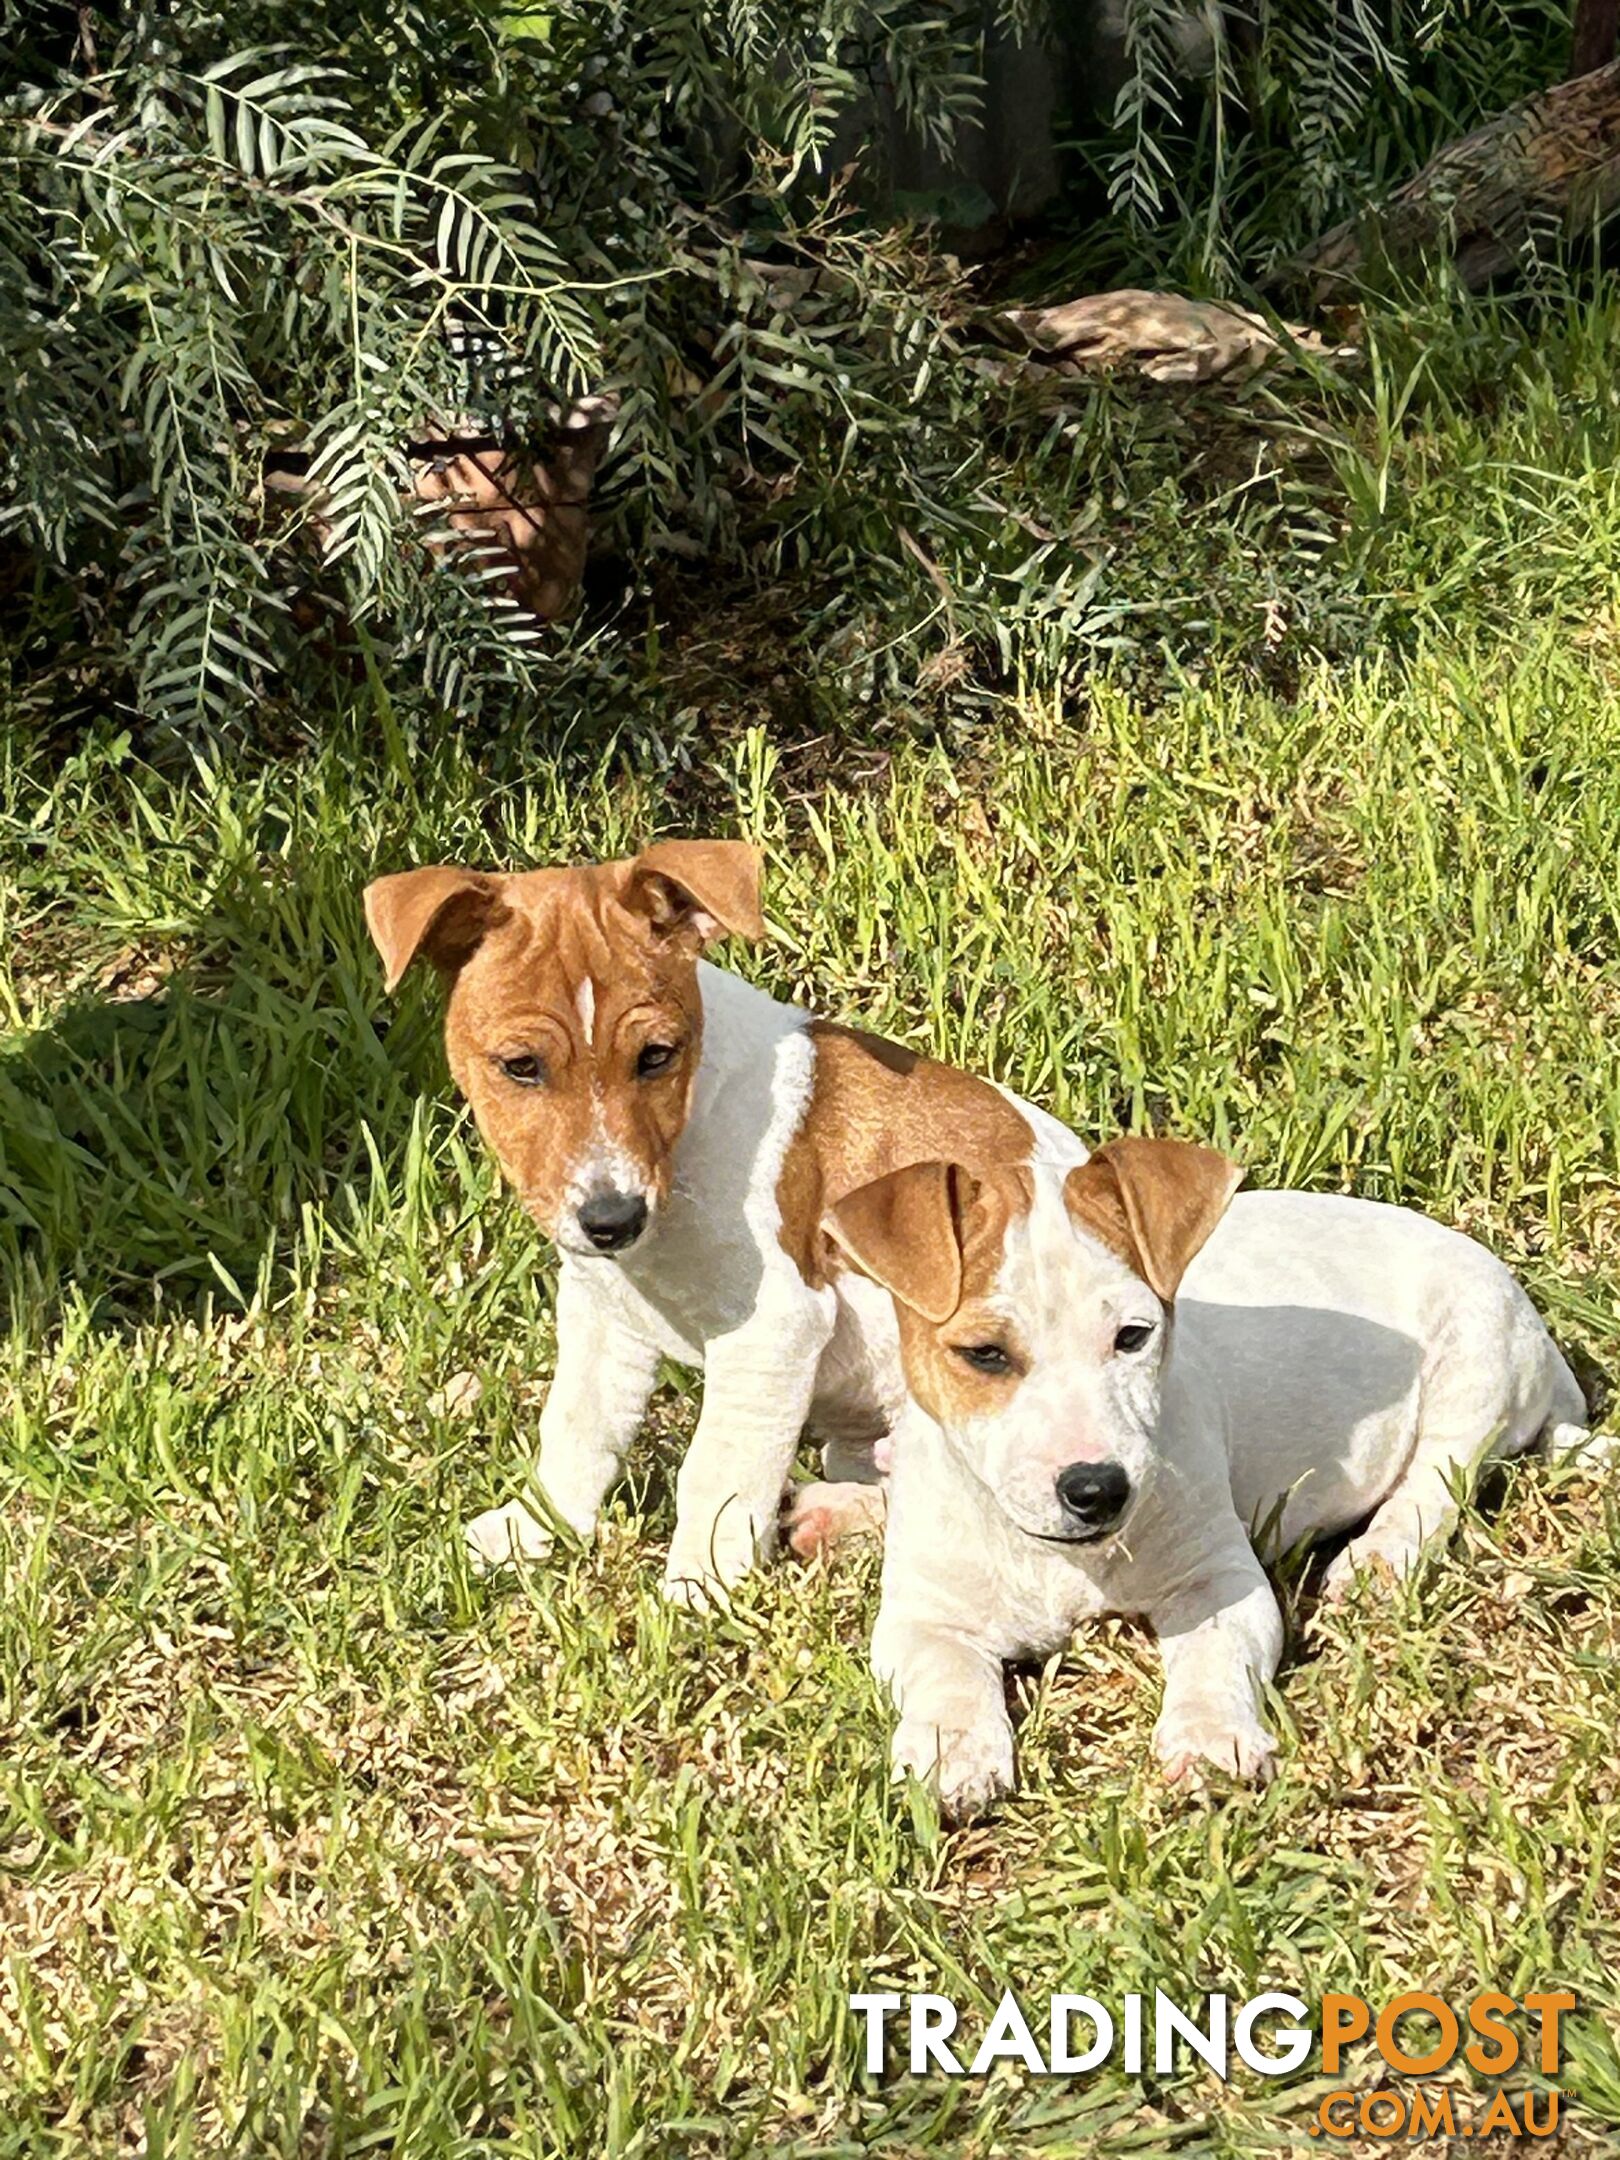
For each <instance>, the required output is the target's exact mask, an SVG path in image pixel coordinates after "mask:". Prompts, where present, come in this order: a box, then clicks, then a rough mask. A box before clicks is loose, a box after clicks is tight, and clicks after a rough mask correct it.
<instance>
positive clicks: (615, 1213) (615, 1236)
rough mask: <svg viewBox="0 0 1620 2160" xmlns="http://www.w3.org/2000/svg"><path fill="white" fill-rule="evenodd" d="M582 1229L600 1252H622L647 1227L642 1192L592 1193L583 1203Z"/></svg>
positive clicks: (645, 1207)
mask: <svg viewBox="0 0 1620 2160" xmlns="http://www.w3.org/2000/svg"><path fill="white" fill-rule="evenodd" d="M579 1227H580V1228H581V1229H582V1230H583V1231H584V1233H585V1235H586V1236H587V1237H588V1238H589V1239H590V1241H591V1243H592V1244H593V1245H594V1246H595V1247H596V1249H597V1251H598V1252H622V1251H623V1249H624V1247H625V1246H626V1245H633V1244H634V1243H635V1242H636V1239H637V1238H638V1237H640V1235H641V1233H642V1231H643V1230H645V1229H646V1227H647V1203H646V1201H645V1200H643V1199H642V1197H641V1195H640V1193H627V1192H599V1193H592V1195H591V1197H590V1198H589V1199H588V1200H585V1201H582V1202H581V1203H580V1210H579Z"/></svg>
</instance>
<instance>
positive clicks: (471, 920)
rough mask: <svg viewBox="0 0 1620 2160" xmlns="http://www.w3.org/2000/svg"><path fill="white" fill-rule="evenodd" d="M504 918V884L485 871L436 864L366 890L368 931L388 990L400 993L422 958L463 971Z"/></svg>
mask: <svg viewBox="0 0 1620 2160" xmlns="http://www.w3.org/2000/svg"><path fill="white" fill-rule="evenodd" d="M504 912H505V910H504V907H503V905H502V902H501V897H500V885H499V882H498V880H497V879H495V878H493V877H489V876H487V875H486V874H485V873H484V872H483V871H482V870H456V869H452V868H451V867H450V866H449V865H448V864H446V863H435V864H433V865H432V866H431V867H430V868H428V869H423V870H400V871H397V872H396V873H395V874H394V875H393V876H392V877H380V878H377V879H375V880H374V881H373V883H371V884H370V885H368V886H367V887H366V928H367V929H368V930H369V931H370V932H371V941H372V943H373V944H374V945H375V946H376V948H377V950H378V952H379V953H381V955H382V964H383V978H384V984H385V987H386V988H388V989H389V990H393V989H395V988H397V986H398V983H399V979H400V977H401V976H402V975H403V974H404V972H405V970H406V969H407V968H408V967H409V966H410V964H411V962H412V961H413V960H414V959H415V958H416V956H417V954H418V953H419V952H425V953H426V954H427V957H428V958H429V959H430V960H431V961H432V962H433V963H434V965H435V966H436V967H440V968H444V969H447V970H448V969H454V968H458V967H460V966H461V965H462V963H463V962H464V961H466V960H469V959H470V958H471V957H472V955H473V953H474V952H475V951H476V950H477V948H478V945H479V943H480V941H481V940H482V938H483V937H484V935H485V933H486V932H487V931H489V930H490V929H491V928H493V926H494V924H495V923H496V922H497V921H498V920H499V919H500V917H501V915H502V914H503V913H504Z"/></svg>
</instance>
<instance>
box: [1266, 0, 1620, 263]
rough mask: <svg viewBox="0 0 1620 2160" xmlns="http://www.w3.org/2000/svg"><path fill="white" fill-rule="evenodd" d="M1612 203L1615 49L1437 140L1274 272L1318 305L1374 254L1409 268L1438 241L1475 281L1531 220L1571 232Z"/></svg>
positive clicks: (1515, 250)
mask: <svg viewBox="0 0 1620 2160" xmlns="http://www.w3.org/2000/svg"><path fill="white" fill-rule="evenodd" d="M1599 5H1601V6H1602V7H1603V8H1606V9H1607V10H1608V12H1609V14H1610V16H1611V18H1612V17H1613V15H1614V13H1615V12H1616V9H1617V7H1620V0H1593V5H1592V7H1591V12H1592V13H1593V14H1595V13H1596V12H1597V7H1598V6H1599ZM1610 43H1611V45H1612V43H1613V33H1612V30H1611V32H1610ZM1616 203H1620V60H1614V59H1610V60H1609V61H1608V63H1607V64H1606V65H1605V66H1603V67H1598V68H1594V69H1593V70H1592V71H1591V72H1590V73H1588V74H1585V75H1581V76H1578V77H1577V78H1576V79H1575V80H1574V81H1572V82H1566V83H1558V84H1556V85H1555V86H1554V88H1552V89H1551V90H1543V91H1540V92H1538V93H1537V95H1536V96H1534V97H1531V98H1526V99H1525V100H1524V101H1523V103H1522V104H1519V105H1513V106H1510V107H1509V109H1508V110H1507V111H1506V112H1505V113H1500V114H1498V116H1497V117H1496V118H1495V119H1494V120H1488V121H1486V123H1485V125H1484V126H1483V127H1480V128H1476V129H1475V130H1474V132H1473V133H1472V134H1471V135H1464V136H1462V137H1461V138H1460V139H1459V140H1458V141H1457V142H1454V143H1447V144H1446V146H1445V148H1444V149H1443V150H1439V151H1437V152H1436V153H1435V155H1434V156H1433V157H1432V158H1430V160H1429V162H1428V164H1427V165H1425V166H1424V168H1423V170H1422V171H1421V172H1420V173H1418V174H1417V175H1416V176H1415V177H1414V178H1413V179H1411V180H1408V181H1407V183H1406V185H1405V186H1404V187H1402V188H1399V189H1397V190H1396V192H1395V193H1394V194H1393V195H1392V196H1391V197H1390V198H1389V200H1388V202H1386V203H1385V204H1384V205H1383V207H1382V208H1381V209H1377V210H1369V211H1363V212H1362V213H1360V214H1359V215H1358V216H1356V217H1354V218H1350V219H1347V220H1346V221H1345V223H1344V224H1342V225H1336V226H1335V227H1334V228H1333V230H1332V231H1331V232H1329V233H1324V234H1323V235H1322V237H1321V239H1320V240H1317V241H1315V242H1313V243H1312V245H1311V246H1310V247H1308V248H1307V249H1305V251H1304V252H1303V253H1302V254H1300V255H1297V256H1296V257H1295V258H1294V259H1293V261H1292V262H1291V263H1289V264H1287V265H1286V266H1285V267H1284V268H1283V270H1281V271H1280V272H1279V273H1278V275H1277V279H1276V282H1277V283H1278V284H1280V285H1283V286H1286V287H1288V288H1290V289H1298V288H1301V287H1302V288H1303V289H1304V290H1305V291H1307V292H1308V293H1309V294H1310V296H1311V298H1312V300H1313V301H1314V302H1315V303H1316V304H1317V305H1318V306H1321V305H1324V304H1326V303H1328V302H1331V301H1333V300H1336V299H1344V298H1346V297H1348V295H1349V293H1350V290H1351V289H1352V288H1353V287H1354V286H1355V284H1356V283H1357V282H1358V281H1359V280H1360V279H1361V278H1362V277H1363V276H1364V274H1365V273H1366V272H1367V270H1368V269H1369V268H1370V267H1371V266H1372V265H1373V264H1375V263H1377V262H1379V261H1380V260H1382V261H1386V262H1389V263H1391V264H1394V265H1396V266H1397V267H1412V266H1414V265H1415V264H1417V263H1420V262H1421V261H1422V260H1423V259H1424V258H1425V257H1426V256H1430V255H1433V254H1435V253H1438V252H1442V251H1443V252H1447V253H1450V254H1451V255H1452V256H1454V258H1455V260H1456V265H1457V270H1458V274H1459V275H1460V276H1461V278H1462V280H1463V282H1464V284H1465V285H1468V286H1469V287H1471V288H1475V289H1477V288H1478V287H1480V286H1482V285H1486V284H1488V283H1489V282H1490V280H1491V279H1492V278H1493V277H1495V276H1497V275H1498V274H1499V273H1500V272H1501V271H1503V270H1506V269H1509V268H1510V267H1511V266H1512V264H1513V263H1514V261H1515V260H1516V259H1517V258H1518V256H1519V254H1520V252H1521V250H1522V248H1523V247H1524V245H1525V242H1526V241H1527V240H1528V238H1529V237H1530V235H1531V232H1532V230H1533V228H1534V227H1535V226H1536V225H1537V224H1545V223H1546V222H1549V221H1556V222H1557V223H1558V224H1559V225H1560V226H1561V227H1562V228H1563V229H1564V230H1566V231H1571V230H1573V231H1578V230H1580V229H1581V228H1582V227H1583V226H1586V225H1588V224H1590V222H1591V221H1592V220H1593V219H1594V218H1596V217H1601V216H1602V215H1604V214H1605V213H1606V212H1607V211H1609V210H1610V209H1612V208H1613V207H1614V206H1615V205H1616Z"/></svg>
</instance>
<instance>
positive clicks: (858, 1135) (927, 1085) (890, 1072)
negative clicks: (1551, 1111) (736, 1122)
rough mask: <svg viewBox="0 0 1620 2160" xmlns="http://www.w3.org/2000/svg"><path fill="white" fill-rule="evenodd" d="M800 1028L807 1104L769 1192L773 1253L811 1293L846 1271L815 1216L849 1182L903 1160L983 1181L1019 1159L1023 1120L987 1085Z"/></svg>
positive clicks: (1029, 1145)
mask: <svg viewBox="0 0 1620 2160" xmlns="http://www.w3.org/2000/svg"><path fill="white" fill-rule="evenodd" d="M805 1032H806V1033H807V1034H808V1035H809V1037H810V1039H811V1041H812V1042H813V1043H814V1044H815V1051H816V1069H815V1079H814V1083H813V1086H812V1091H811V1097H810V1107H809V1109H808V1110H807V1112H806V1113H805V1117H804V1120H803V1122H802V1124H801V1125H800V1127H799V1130H798V1131H797V1133H795V1135H794V1136H793V1139H792V1141H791V1142H790V1144H789V1147H788V1151H787V1156H786V1159H785V1160H784V1162H783V1165H782V1174H781V1177H780V1178H779V1180H778V1182H777V1188H776V1191H777V1202H778V1205H779V1206H780V1208H781V1212H782V1229H781V1241H782V1245H783V1248H784V1250H785V1251H786V1252H787V1253H788V1254H789V1255H790V1256H791V1257H792V1258H793V1260H794V1261H795V1262H796V1263H797V1264H798V1266H799V1268H800V1269H801V1270H802V1271H803V1273H804V1275H805V1278H806V1280H807V1281H809V1282H811V1283H813V1284H815V1285H817V1286H818V1287H819V1285H820V1284H822V1283H824V1282H826V1281H828V1280H829V1279H830V1278H831V1277H832V1276H834V1275H837V1274H841V1273H842V1272H843V1270H844V1268H845V1267H846V1266H847V1264H848V1263H847V1261H846V1260H845V1257H844V1255H843V1254H842V1253H841V1252H839V1250H838V1249H837V1247H836V1246H835V1245H833V1244H832V1243H831V1241H830V1240H829V1239H828V1238H827V1237H826V1236H825V1235H824V1233H823V1231H822V1228H821V1220H822V1217H823V1216H824V1215H825V1214H826V1212H827V1210H828V1209H829V1208H830V1207H833V1206H835V1205H836V1204H837V1202H838V1201H840V1200H842V1199H843V1198H844V1197H845V1196H846V1195H847V1194H849V1193H852V1192H854V1191H855V1190H856V1188H857V1187H858V1186H862V1185H867V1184H870V1183H871V1182H872V1180H873V1179H874V1178H881V1177H886V1176H888V1174H889V1173H890V1171H893V1170H902V1169H904V1168H906V1166H907V1165H908V1164H911V1163H920V1162H936V1161H945V1162H952V1163H960V1164H961V1165H963V1166H964V1167H965V1168H966V1169H968V1170H970V1171H973V1172H974V1173H976V1174H980V1175H986V1176H988V1175H990V1174H992V1173H994V1172H995V1171H996V1170H998V1169H1001V1168H1007V1167H1010V1166H1014V1165H1017V1164H1020V1163H1026V1162H1028V1160H1029V1157H1030V1155H1031V1153H1032V1151H1033V1149H1034V1144H1035V1136H1034V1133H1033V1132H1032V1130H1031V1128H1030V1125H1029V1121H1028V1119H1027V1118H1025V1117H1024V1115H1023V1114H1022V1112H1021V1111H1019V1110H1018V1109H1016V1108H1015V1107H1014V1106H1013V1104H1012V1103H1010V1102H1009V1101H1008V1100H1007V1098H1006V1097H1005V1096H1004V1095H1003V1094H1002V1093H1001V1092H1000V1091H999V1089H996V1088H993V1087H992V1086H991V1085H990V1083H989V1081H988V1080H981V1079H979V1078H978V1077H977V1076H976V1075H975V1074H973V1073H965V1072H959V1071H958V1070H957V1068H956V1067H955V1066H954V1065H941V1064H936V1063H935V1062H934V1061H933V1060H932V1059H930V1058H923V1057H918V1056H916V1055H915V1053H914V1052H912V1051H910V1050H906V1049H903V1048H901V1047H900V1046H899V1045H898V1044H896V1043H889V1042H884V1041H883V1039H882V1038H881V1037H880V1036H876V1035H867V1034H864V1033H862V1032H861V1031H860V1030H859V1029H856V1028H845V1027H837V1026H835V1025H834V1024H832V1023H831V1022H830V1021H824V1020H813V1021H812V1022H811V1023H810V1025H809V1027H808V1028H807V1029H806V1031H805Z"/></svg>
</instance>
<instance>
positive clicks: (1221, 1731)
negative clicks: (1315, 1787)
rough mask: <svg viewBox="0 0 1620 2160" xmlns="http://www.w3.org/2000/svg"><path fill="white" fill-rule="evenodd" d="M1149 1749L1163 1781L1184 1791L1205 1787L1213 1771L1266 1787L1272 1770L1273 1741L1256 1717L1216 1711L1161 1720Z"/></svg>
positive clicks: (1275, 1765)
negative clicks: (1238, 1717) (1242, 1717)
mask: <svg viewBox="0 0 1620 2160" xmlns="http://www.w3.org/2000/svg"><path fill="white" fill-rule="evenodd" d="M1153 1747H1154V1752H1155V1754H1156V1755H1157V1756H1158V1758H1159V1761H1160V1763H1161V1765H1162V1766H1163V1769H1164V1775H1165V1782H1166V1783H1167V1784H1170V1785H1179V1786H1181V1787H1183V1788H1184V1789H1185V1790H1187V1791H1189V1792H1197V1791H1201V1790H1204V1789H1207V1788H1208V1786H1209V1782H1210V1775H1211V1773H1212V1772H1213V1771H1220V1772H1221V1773H1222V1774H1223V1775H1224V1776H1226V1777H1229V1778H1235V1779H1237V1780H1238V1782H1239V1783H1241V1784H1244V1785H1269V1784H1270V1783H1271V1780H1272V1779H1273V1777H1275V1775H1276V1773H1277V1743H1276V1741H1275V1740H1274V1739H1273V1738H1272V1737H1271V1735H1270V1733H1268V1732H1267V1731H1266V1729H1265V1727H1264V1726H1263V1725H1261V1724H1260V1723H1259V1722H1258V1721H1257V1720H1248V1721H1234V1720H1233V1719H1231V1718H1228V1717H1222V1716H1220V1715H1219V1714H1218V1713H1212V1714H1210V1715H1207V1716H1206V1715H1203V1714H1199V1713H1188V1714H1186V1715H1183V1716H1179V1717H1171V1718H1167V1719H1162V1720H1161V1721H1160V1723H1159V1726H1158V1729H1157V1731H1156V1732H1155V1733H1154V1735H1153Z"/></svg>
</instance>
